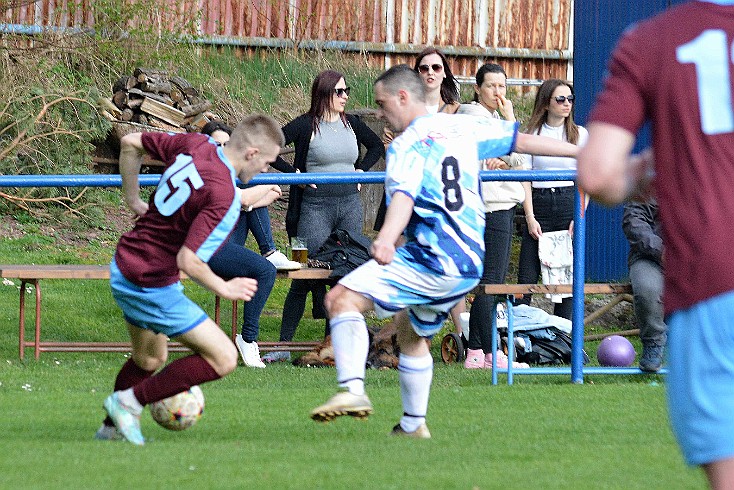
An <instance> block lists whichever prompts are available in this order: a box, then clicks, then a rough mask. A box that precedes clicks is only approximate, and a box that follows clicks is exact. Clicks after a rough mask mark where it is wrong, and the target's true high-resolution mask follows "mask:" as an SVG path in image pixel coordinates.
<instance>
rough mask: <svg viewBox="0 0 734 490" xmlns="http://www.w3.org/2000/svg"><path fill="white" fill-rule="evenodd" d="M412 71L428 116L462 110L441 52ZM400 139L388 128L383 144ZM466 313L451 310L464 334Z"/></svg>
mask: <svg viewBox="0 0 734 490" xmlns="http://www.w3.org/2000/svg"><path fill="white" fill-rule="evenodd" d="M413 70H415V72H416V73H418V74H419V75H420V78H421V80H422V81H423V85H425V88H426V110H427V111H428V113H429V114H436V113H441V114H455V113H456V111H458V110H459V106H460V104H459V81H458V80H457V79H456V77H455V76H454V74H453V72H452V71H451V65H450V64H449V61H448V59H447V58H446V55H445V54H444V53H443V51H441V50H440V49H438V48H435V47H433V46H429V47H427V48H425V49H424V50H423V51H421V52H420V53H418V56H416V58H415V64H414V65H413ZM396 136H398V135H397V134H395V133H394V131H393V130H392V129H390V127H389V126H387V125H386V126H385V129H384V132H383V137H382V140H383V142H384V143H385V147H387V146H388V145H389V144H390V142H392V140H393V139H394V138H395V137H396ZM386 210H387V204H386V202H385V193H384V192H383V194H382V200H381V201H380V207H379V208H378V210H377V216H376V217H375V226H374V229H375V231H380V228H382V224H383V222H384V221H385V211H386ZM465 311H466V302H465V301H459V302H458V303H456V306H455V307H454V308H453V309H452V310H451V320H452V321H453V323H454V326H455V328H456V330H457V332H460V331H461V327H460V326H461V314H462V313H464V312H465Z"/></svg>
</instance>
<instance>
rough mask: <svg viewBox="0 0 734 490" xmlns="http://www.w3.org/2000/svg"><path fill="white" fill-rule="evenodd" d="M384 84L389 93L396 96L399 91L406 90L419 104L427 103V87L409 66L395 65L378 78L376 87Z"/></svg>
mask: <svg viewBox="0 0 734 490" xmlns="http://www.w3.org/2000/svg"><path fill="white" fill-rule="evenodd" d="M378 83H380V84H382V86H383V87H384V88H385V90H386V91H387V93H389V94H391V95H395V94H396V93H398V90H401V89H403V90H406V91H408V92H409V93H410V94H411V95H413V96H414V97H415V99H416V100H417V101H419V102H422V103H424V104H425V102H426V86H425V84H424V83H423V80H421V77H420V76H419V75H418V72H416V71H415V70H413V69H412V68H411V67H409V66H408V65H395V66H393V67H392V68H390V69H389V70H387V71H385V72H383V73H382V75H380V76H379V77H377V79H376V80H375V85H377V84H378Z"/></svg>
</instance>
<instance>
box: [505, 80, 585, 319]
mask: <svg viewBox="0 0 734 490" xmlns="http://www.w3.org/2000/svg"><path fill="white" fill-rule="evenodd" d="M574 97H575V96H574V93H573V87H572V86H571V84H569V83H568V82H565V81H563V80H559V79H557V78H552V79H550V80H546V81H545V82H543V84H542V85H541V86H540V88H539V89H538V93H537V94H536V96H535V104H534V106H533V112H532V114H531V116H530V120H529V121H528V123H527V127H526V128H525V132H527V133H531V134H539V135H542V136H548V137H549V138H553V139H557V140H559V141H567V142H569V143H572V144H574V145H578V146H583V145H584V143H585V142H586V139H587V138H588V132H587V131H586V128H584V127H583V126H578V125H577V124H576V123H575V122H574V110H573V103H574ZM529 166H530V168H531V169H532V170H576V159H574V158H559V157H544V156H531V157H529ZM523 187H524V188H525V202H524V203H523V209H524V211H525V226H524V227H523V234H522V242H521V244H520V261H519V264H518V272H517V282H518V283H519V284H535V283H537V282H538V278H539V277H540V272H541V269H540V259H539V257H538V248H539V246H538V240H539V239H540V236H541V235H542V234H543V232H548V231H563V230H568V232H569V233H570V234H571V235H573V212H574V207H575V189H574V183H573V182H572V181H570V180H567V181H543V182H532V183H531V182H523ZM531 298H532V295H529V294H526V295H525V296H524V297H523V298H522V299H520V300H517V301H516V304H526V305H529V304H530V301H531ZM572 305H573V298H572V297H566V298H563V299H562V300H561V302H560V303H556V304H555V306H554V308H553V314H554V315H556V316H560V317H562V318H566V319H568V320H570V319H571V314H572V311H573V306H572Z"/></svg>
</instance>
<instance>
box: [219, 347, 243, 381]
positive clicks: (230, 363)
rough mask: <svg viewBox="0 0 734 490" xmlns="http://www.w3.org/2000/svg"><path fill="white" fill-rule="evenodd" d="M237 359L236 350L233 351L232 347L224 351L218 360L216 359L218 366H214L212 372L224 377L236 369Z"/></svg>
mask: <svg viewBox="0 0 734 490" xmlns="http://www.w3.org/2000/svg"><path fill="white" fill-rule="evenodd" d="M238 359H239V356H238V354H237V349H235V348H234V345H233V346H232V348H231V349H226V350H225V351H224V352H223V353H222V355H221V356H220V359H217V361H218V362H217V365H218V366H214V370H215V371H216V372H217V374H219V375H220V376H222V377H224V376H226V375H228V374H229V373H231V372H232V371H234V370H235V369H237V360H238Z"/></svg>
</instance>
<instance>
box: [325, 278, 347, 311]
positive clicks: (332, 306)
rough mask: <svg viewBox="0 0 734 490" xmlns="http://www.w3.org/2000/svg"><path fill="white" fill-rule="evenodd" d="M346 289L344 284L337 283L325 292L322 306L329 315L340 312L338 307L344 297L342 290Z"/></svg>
mask: <svg viewBox="0 0 734 490" xmlns="http://www.w3.org/2000/svg"><path fill="white" fill-rule="evenodd" d="M346 290H347V288H345V287H344V286H342V285H340V284H337V285H336V286H334V287H333V288H331V289H330V290H329V292H328V293H326V297H325V298H324V306H325V307H326V311H327V312H328V313H329V317H330V318H331V317H333V316H334V315H335V314H338V313H340V311H338V310H339V308H340V304H341V302H342V298H343V297H344V292H345V291H346Z"/></svg>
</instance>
